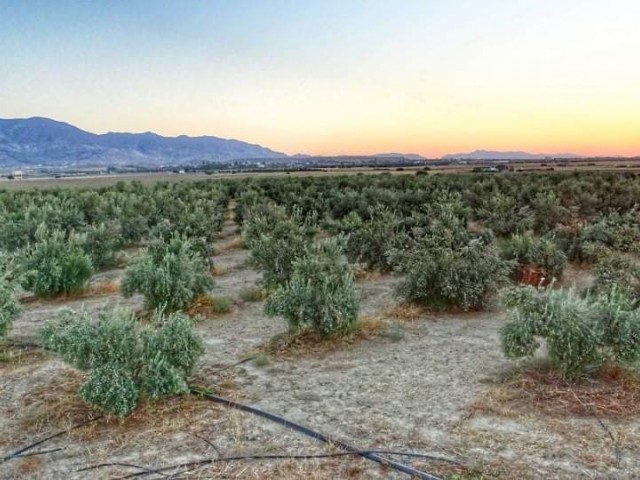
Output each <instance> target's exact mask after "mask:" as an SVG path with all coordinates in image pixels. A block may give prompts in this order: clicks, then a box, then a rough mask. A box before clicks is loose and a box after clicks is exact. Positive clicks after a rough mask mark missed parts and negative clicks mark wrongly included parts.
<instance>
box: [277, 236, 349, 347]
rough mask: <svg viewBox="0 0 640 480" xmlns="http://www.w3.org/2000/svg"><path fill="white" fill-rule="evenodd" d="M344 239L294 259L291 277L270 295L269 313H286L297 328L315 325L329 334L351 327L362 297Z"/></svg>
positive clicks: (280, 314)
mask: <svg viewBox="0 0 640 480" xmlns="http://www.w3.org/2000/svg"><path fill="white" fill-rule="evenodd" d="M343 243H344V242H343V241H342V240H340V239H335V238H334V239H330V240H327V241H325V242H324V243H322V244H320V245H314V246H313V247H310V248H309V250H308V251H307V253H305V254H304V255H303V256H301V257H300V258H298V259H296V260H294V261H293V265H292V267H293V272H292V274H291V278H290V279H289V280H288V281H287V282H286V283H285V284H284V285H281V286H280V287H278V289H277V290H276V291H275V292H273V294H272V295H271V296H269V298H268V299H267V302H266V305H265V311H266V312H267V314H268V315H274V316H275V315H279V316H282V317H284V318H285V319H286V320H287V321H288V322H289V327H290V329H291V330H293V331H296V330H300V329H303V328H305V327H312V328H313V329H315V330H316V331H317V332H319V333H320V334H321V335H323V336H327V335H331V334H340V333H345V332H348V331H349V330H351V329H352V328H353V327H354V326H355V325H356V323H357V320H358V310H359V300H358V294H357V291H356V287H355V280H354V277H353V273H352V272H351V269H350V267H349V265H348V263H347V261H346V258H345V256H344V253H343Z"/></svg>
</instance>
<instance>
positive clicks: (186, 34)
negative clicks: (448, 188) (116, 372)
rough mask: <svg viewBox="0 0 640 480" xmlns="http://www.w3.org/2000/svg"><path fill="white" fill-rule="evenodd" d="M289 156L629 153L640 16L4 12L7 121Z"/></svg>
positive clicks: (360, 9) (638, 145)
mask: <svg viewBox="0 0 640 480" xmlns="http://www.w3.org/2000/svg"><path fill="white" fill-rule="evenodd" d="M30 116H45V117H51V118H54V119H56V120H63V121H66V122H69V123H72V124H74V125H76V126H78V127H80V128H83V129H85V130H89V131H92V132H96V133H103V132H106V131H133V132H140V131H154V132H156V133H160V134H163V135H179V134H187V135H216V136H220V137H226V138H237V139H240V140H245V141H249V142H252V143H259V144H262V145H265V146H268V147H270V148H272V149H274V150H279V151H284V152H286V153H290V154H294V153H298V152H304V153H310V154H323V155H324V154H371V153H380V152H407V153H408V152H412V153H420V154H422V155H425V156H428V157H439V156H441V155H444V154H447V153H453V152H465V151H470V150H475V149H491V150H526V151H531V152H541V153H559V152H572V153H578V154H585V155H602V154H613V155H640V1H639V0H620V1H618V0H607V1H604V0H598V1H592V0H580V1H578V0H576V1H573V0H554V1H550V0H530V1H517V0H505V1H497V0H483V1H464V0H456V1H451V2H445V1H428V0H396V1H391V0H385V1H383V0H226V1H215V0H202V1H191V0H180V1H179V0H175V1H168V0H145V1H136V0H131V1H125V0H112V1H79V0H77V1H55V0H43V1H35V0H12V1H8V0H0V117H1V118H22V117H30Z"/></svg>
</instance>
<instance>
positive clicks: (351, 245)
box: [340, 205, 400, 272]
mask: <svg viewBox="0 0 640 480" xmlns="http://www.w3.org/2000/svg"><path fill="white" fill-rule="evenodd" d="M340 231H341V232H342V233H345V234H347V235H348V239H347V245H346V249H345V250H346V252H345V253H346V254H347V257H348V258H349V260H350V261H351V262H353V263H364V264H365V265H366V267H367V268H369V269H372V270H379V271H381V272H388V271H390V270H391V269H392V265H391V263H390V261H389V257H388V256H387V255H386V253H387V252H388V251H389V250H391V249H392V248H393V247H395V246H396V242H397V239H398V234H399V232H400V220H399V218H398V216H397V215H396V214H395V213H394V212H393V211H391V210H390V209H388V208H386V207H384V206H381V205H378V206H376V207H372V208H370V209H369V211H368V217H367V218H365V219H363V218H361V217H360V216H359V215H358V214H357V213H355V212H352V213H350V214H349V215H347V216H346V217H345V218H344V219H343V220H342V222H341V224H340Z"/></svg>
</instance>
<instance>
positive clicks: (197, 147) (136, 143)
mask: <svg viewBox="0 0 640 480" xmlns="http://www.w3.org/2000/svg"><path fill="white" fill-rule="evenodd" d="M286 156H287V155H286V154H284V153H281V152H275V151H273V150H270V149H268V148H265V147H262V146H260V145H254V144H251V143H246V142H241V141H239V140H228V139H224V138H218V137H210V136H203V137H188V136H186V135H181V136H179V137H163V136H161V135H157V134H155V133H151V132H146V133H114V132H110V133H106V134H102V135H98V134H95V133H90V132H86V131H84V130H81V129H79V128H77V127H74V126H73V125H69V124H68V123H64V122H58V121H55V120H51V119H48V118H40V117H33V118H27V119H0V165H1V166H18V167H28V166H52V167H58V166H71V165H77V166H114V165H140V166H160V165H173V164H178V163H179V164H188V163H200V162H203V161H204V162H225V161H230V160H237V159H245V158H253V159H268V158H283V157H286Z"/></svg>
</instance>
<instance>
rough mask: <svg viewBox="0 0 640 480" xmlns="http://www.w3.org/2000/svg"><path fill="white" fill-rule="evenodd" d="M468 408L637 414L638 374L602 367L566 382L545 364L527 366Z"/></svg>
mask: <svg viewBox="0 0 640 480" xmlns="http://www.w3.org/2000/svg"><path fill="white" fill-rule="evenodd" d="M471 409H472V412H485V413H492V414H496V415H500V416H507V417H508V416H512V415H521V414H527V413H531V412H532V411H533V412H539V413H542V414H544V415H548V416H551V417H566V416H568V415H571V416H577V417H592V416H597V417H599V418H609V419H623V418H629V417H635V416H638V415H640V376H639V375H638V374H637V373H635V372H632V371H629V370H624V369H622V368H618V367H603V368H602V369H601V370H599V371H598V372H596V374H595V375H593V376H591V377H584V378H581V379H580V380H579V381H578V382H576V383H568V382H566V381H565V380H563V379H562V378H561V377H560V375H559V374H558V373H556V372H554V371H553V370H552V369H551V368H549V367H546V368H528V369H524V370H521V371H518V372H517V373H514V374H512V375H510V376H509V377H508V378H506V379H505V380H504V381H502V382H499V383H497V384H494V385H492V386H491V388H490V389H489V391H488V392H487V393H486V394H485V395H484V396H483V397H482V398H480V399H479V400H477V401H476V402H474V403H473V404H472V406H471Z"/></svg>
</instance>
